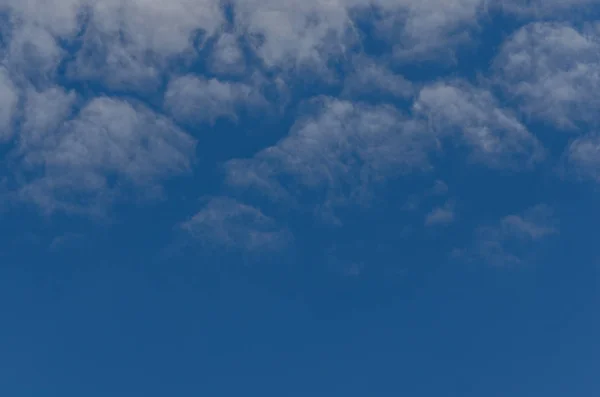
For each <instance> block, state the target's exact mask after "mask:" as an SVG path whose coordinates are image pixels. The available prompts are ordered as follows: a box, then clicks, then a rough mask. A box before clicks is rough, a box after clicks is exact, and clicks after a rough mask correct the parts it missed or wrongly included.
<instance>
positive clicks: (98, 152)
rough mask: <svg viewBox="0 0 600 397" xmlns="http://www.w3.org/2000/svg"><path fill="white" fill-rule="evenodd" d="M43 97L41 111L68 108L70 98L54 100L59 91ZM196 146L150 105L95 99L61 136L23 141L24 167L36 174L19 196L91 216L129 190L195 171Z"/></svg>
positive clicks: (37, 104) (36, 102) (36, 135)
mask: <svg viewBox="0 0 600 397" xmlns="http://www.w3.org/2000/svg"><path fill="white" fill-rule="evenodd" d="M37 95H38V97H37V98H35V99H33V100H32V102H33V103H32V104H31V106H33V107H34V108H36V109H38V110H41V111H43V110H48V109H51V110H52V108H53V106H54V107H55V108H58V109H59V110H60V107H61V106H62V107H63V110H64V109H65V108H66V107H68V103H69V98H68V96H67V97H64V96H63V98H62V100H63V101H64V103H63V104H62V105H61V104H60V103H53V104H49V103H47V101H52V100H53V98H54V97H55V96H56V95H57V93H56V92H53V93H43V94H37ZM39 95H41V97H40V96H39ZM63 95H64V94H63ZM34 96H35V94H34ZM55 115H56V114H51V115H46V116H43V115H42V116H40V117H53V116H55ZM36 121H39V119H38V120H34V121H33V124H34V125H35V122H36ZM55 121H56V120H51V122H49V121H48V120H44V121H43V125H45V126H48V125H51V124H52V122H55ZM194 148H195V141H194V140H193V139H192V138H190V137H189V136H188V135H187V134H185V133H184V132H183V131H181V130H179V129H178V128H177V127H176V126H174V125H173V124H172V123H171V122H169V121H168V120H167V119H166V118H164V117H161V116H158V115H156V114H155V113H153V112H152V111H150V110H149V109H147V108H145V107H144V106H141V105H132V104H130V103H127V102H123V101H120V100H116V99H110V98H106V97H99V98H95V99H93V100H92V101H91V102H89V103H87V104H86V105H85V106H84V107H83V109H81V111H80V112H79V113H78V114H77V116H76V117H75V118H74V119H72V120H66V121H63V122H62V123H60V125H59V126H58V127H57V129H56V130H55V131H54V132H53V133H48V134H40V130H39V129H32V130H31V135H30V136H27V137H26V138H24V139H23V140H21V142H20V146H19V155H20V159H21V162H20V164H21V167H22V171H23V172H24V173H25V174H26V175H30V177H29V179H28V182H27V183H25V184H24V185H23V186H22V187H21V188H20V191H19V194H20V196H21V198H23V199H25V200H27V201H31V202H34V203H36V204H38V205H40V206H41V207H42V208H43V209H44V210H46V211H48V212H53V211H56V210H65V211H87V210H88V209H90V208H88V204H89V207H100V206H102V205H105V204H107V203H106V201H110V200H112V199H113V198H115V196H116V195H118V194H119V193H120V192H121V191H122V189H126V188H127V187H128V186H137V187H141V188H145V189H158V188H159V187H160V180H161V179H162V178H164V177H166V176H169V175H173V174H178V173H180V172H183V171H185V170H187V169H189V167H190V164H191V162H192V156H193V154H194Z"/></svg>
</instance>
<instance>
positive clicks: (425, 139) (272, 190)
mask: <svg viewBox="0 0 600 397" xmlns="http://www.w3.org/2000/svg"><path fill="white" fill-rule="evenodd" d="M306 108H307V110H306V111H305V112H306V113H305V115H304V116H302V117H300V118H299V120H298V121H297V122H296V123H295V124H294V126H293V127H292V129H291V131H290V133H289V135H288V136H287V137H285V138H284V139H282V140H281V141H279V142H278V143H277V144H275V145H274V146H271V147H269V148H267V149H264V150H262V151H261V152H259V153H258V154H256V155H255V156H254V157H252V158H250V159H238V160H232V161H230V162H228V163H227V165H226V172H227V181H228V183H229V185H230V186H233V187H237V188H251V189H258V190H259V191H261V192H263V193H264V194H266V195H267V196H268V197H270V198H271V199H274V200H275V201H278V200H281V199H284V200H285V199H288V198H290V197H291V198H296V199H298V200H300V201H302V200H308V201H307V203H311V205H316V204H323V203H326V205H328V206H329V205H336V204H343V203H347V202H355V203H359V202H362V201H363V200H365V199H366V198H368V196H369V194H370V192H369V189H370V188H371V187H373V186H376V185H377V184H380V183H384V182H385V181H386V180H387V179H388V178H393V177H397V176H400V175H402V174H405V173H407V172H410V171H412V170H424V169H428V168H429V161H428V152H429V151H430V150H433V149H435V147H436V141H435V139H434V137H432V136H428V135H427V134H426V133H424V128H423V127H422V125H420V124H419V123H418V122H415V121H413V120H411V119H409V118H408V117H407V116H406V115H403V114H402V113H401V112H399V111H398V110H397V109H395V108H394V107H392V106H389V105H377V106H373V105H367V104H364V103H353V102H349V101H343V100H338V99H334V98H330V97H321V98H318V99H315V100H312V101H310V103H308V104H306ZM305 204H306V203H305Z"/></svg>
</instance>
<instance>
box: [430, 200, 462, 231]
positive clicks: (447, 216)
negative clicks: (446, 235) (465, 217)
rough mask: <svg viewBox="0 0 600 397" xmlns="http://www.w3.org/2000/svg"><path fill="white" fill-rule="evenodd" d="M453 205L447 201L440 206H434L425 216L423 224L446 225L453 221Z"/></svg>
mask: <svg viewBox="0 0 600 397" xmlns="http://www.w3.org/2000/svg"><path fill="white" fill-rule="evenodd" d="M454 218H455V214H454V205H453V203H452V202H447V203H446V204H445V205H444V206H442V207H436V208H434V209H433V210H431V212H430V213H429V214H427V216H426V217H425V226H435V225H447V224H449V223H452V222H454Z"/></svg>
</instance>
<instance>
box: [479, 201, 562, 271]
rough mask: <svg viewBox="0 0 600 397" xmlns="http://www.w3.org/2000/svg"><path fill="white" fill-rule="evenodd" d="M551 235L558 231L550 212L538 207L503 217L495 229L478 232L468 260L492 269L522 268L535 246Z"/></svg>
mask: <svg viewBox="0 0 600 397" xmlns="http://www.w3.org/2000/svg"><path fill="white" fill-rule="evenodd" d="M554 234H558V228H557V220H556V218H555V217H554V213H553V210H552V209H551V208H550V207H549V206H547V205H545V204H538V205H535V206H533V207H531V208H529V209H527V210H525V211H523V212H522V213H520V214H512V215H508V216H505V217H504V218H502V219H501V220H500V221H499V222H498V223H497V224H495V225H489V226H484V227H481V228H479V229H478V231H477V238H476V242H475V246H474V248H473V250H472V254H473V258H472V259H475V260H482V261H485V262H487V263H489V264H491V265H495V266H506V265H516V264H522V263H524V262H526V260H527V258H528V257H529V256H530V255H531V253H532V249H533V248H535V246H536V245H535V244H536V243H539V242H541V241H543V240H544V239H546V238H548V237H549V236H552V235H554Z"/></svg>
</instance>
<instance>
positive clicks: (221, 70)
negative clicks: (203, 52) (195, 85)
mask: <svg viewBox="0 0 600 397" xmlns="http://www.w3.org/2000/svg"><path fill="white" fill-rule="evenodd" d="M210 62H211V65H210V66H211V71H212V72H213V73H215V74H218V75H222V74H242V73H243V72H244V71H245V70H246V59H245V57H244V53H243V51H242V48H241V46H240V43H239V40H238V37H237V36H236V35H234V34H232V33H223V34H222V35H220V36H219V38H218V40H217V42H216V43H215V47H214V50H213V53H212V54H211V59H210Z"/></svg>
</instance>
